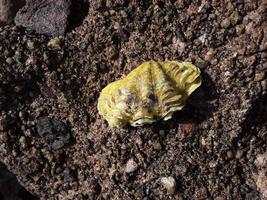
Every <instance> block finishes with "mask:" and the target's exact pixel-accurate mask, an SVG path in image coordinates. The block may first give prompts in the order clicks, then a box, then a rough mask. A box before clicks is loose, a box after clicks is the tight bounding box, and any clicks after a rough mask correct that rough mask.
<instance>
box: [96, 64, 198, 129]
mask: <svg viewBox="0 0 267 200" xmlns="http://www.w3.org/2000/svg"><path fill="white" fill-rule="evenodd" d="M200 85H201V76H200V70H199V68H197V67H196V66H194V65H193V64H191V63H189V62H178V61H164V62H157V61H148V62H145V63H143V64H142V65H140V66H139V67H137V68H136V69H134V70H133V71H132V72H130V73H129V74H128V75H127V76H126V77H125V78H124V79H122V80H118V81H115V82H112V83H110V84H109V85H107V86H106V87H105V88H104V89H103V90H102V91H101V94H100V97H99V99H98V105H97V108H98V111H99V113H100V115H102V116H103V117H104V118H105V119H106V120H107V121H108V123H109V125H110V126H112V127H122V126H124V125H126V124H130V125H132V126H142V125H144V124H150V123H153V122H155V121H156V120H159V119H163V120H168V119H170V118H171V117H172V114H173V113H174V112H175V111H177V110H181V109H182V108H183V107H184V106H185V103H186V99H187V98H188V96H189V95H190V94H191V93H192V92H193V91H194V90H196V89H197V88H198V87H199V86H200Z"/></svg>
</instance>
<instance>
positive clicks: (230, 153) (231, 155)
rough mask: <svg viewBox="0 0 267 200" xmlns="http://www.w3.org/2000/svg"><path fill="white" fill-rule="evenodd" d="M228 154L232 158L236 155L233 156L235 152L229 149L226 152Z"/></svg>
mask: <svg viewBox="0 0 267 200" xmlns="http://www.w3.org/2000/svg"><path fill="white" fill-rule="evenodd" d="M226 155H227V158H228V159H232V158H233V157H234V156H233V152H232V151H231V150H229V151H227V152H226Z"/></svg>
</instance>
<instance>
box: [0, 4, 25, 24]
mask: <svg viewBox="0 0 267 200" xmlns="http://www.w3.org/2000/svg"><path fill="white" fill-rule="evenodd" d="M24 4H25V0H0V26H1V25H6V24H11V23H12V22H13V19H14V17H15V15H16V13H17V11H18V10H19V9H20V8H21V7H22V6H23V5H24Z"/></svg>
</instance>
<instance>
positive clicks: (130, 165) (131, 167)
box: [125, 158, 138, 173]
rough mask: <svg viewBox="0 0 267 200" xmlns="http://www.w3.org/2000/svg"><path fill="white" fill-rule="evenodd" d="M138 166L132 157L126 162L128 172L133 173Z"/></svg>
mask: <svg viewBox="0 0 267 200" xmlns="http://www.w3.org/2000/svg"><path fill="white" fill-rule="evenodd" d="M137 168H138V164H137V163H136V162H135V161H134V159H132V158H131V159H130V160H128V162H127V163H126V167H125V172H126V173H132V172H134V171H136V170H137Z"/></svg>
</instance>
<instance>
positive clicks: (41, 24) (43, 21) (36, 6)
mask: <svg viewBox="0 0 267 200" xmlns="http://www.w3.org/2000/svg"><path fill="white" fill-rule="evenodd" d="M71 7H72V1H71V0H57V1H55V0H40V1H35V0H29V1H27V3H26V5H25V6H24V7H23V8H21V9H20V10H19V11H18V13H17V15H16V17H15V24H16V25H17V26H23V27H25V28H26V29H29V30H34V31H36V32H37V33H41V34H48V35H52V36H60V35H64V34H65V32H66V30H67V27H68V25H69V17H70V14H71Z"/></svg>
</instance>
